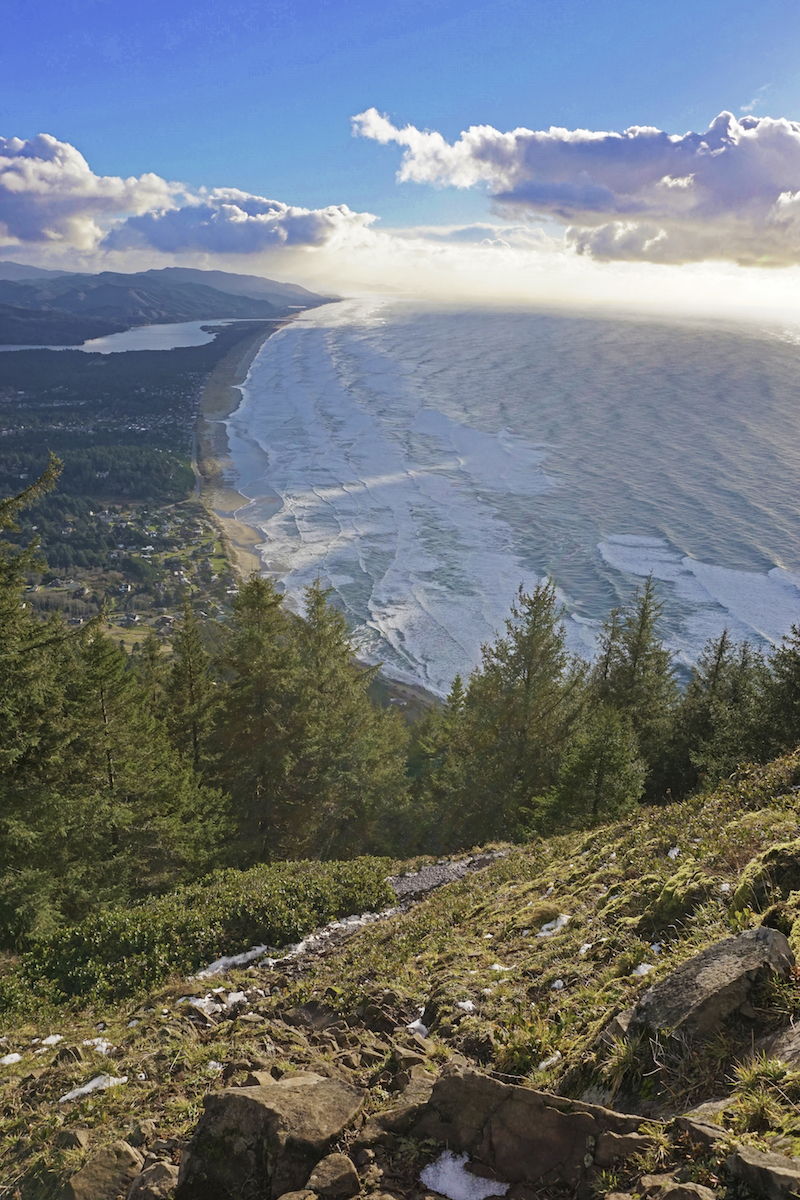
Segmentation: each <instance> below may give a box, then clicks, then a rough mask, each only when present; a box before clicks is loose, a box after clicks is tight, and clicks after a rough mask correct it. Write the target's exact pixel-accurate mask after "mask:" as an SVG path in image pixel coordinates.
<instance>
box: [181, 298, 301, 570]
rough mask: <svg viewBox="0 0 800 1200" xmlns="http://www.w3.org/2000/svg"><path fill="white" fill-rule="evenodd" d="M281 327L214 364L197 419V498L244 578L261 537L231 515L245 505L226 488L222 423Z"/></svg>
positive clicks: (228, 466)
mask: <svg viewBox="0 0 800 1200" xmlns="http://www.w3.org/2000/svg"><path fill="white" fill-rule="evenodd" d="M289 319H291V318H289ZM285 324H286V320H281V321H269V322H264V323H263V324H262V323H259V327H258V331H257V332H256V333H254V334H253V337H252V338H250V339H248V340H247V341H245V342H244V343H242V344H240V345H239V346H237V347H235V349H234V350H232V351H231V352H230V354H227V355H226V356H225V358H223V359H222V360H221V361H220V362H219V363H217V365H216V367H215V368H214V370H213V371H212V372H211V375H210V376H209V378H208V382H207V383H206V385H205V388H204V389H203V396H202V399H201V401H200V411H199V414H198V418H197V427H196V443H195V445H196V455H195V460H196V461H195V466H196V469H197V473H198V478H199V481H200V496H201V499H202V500H203V503H204V504H205V505H206V507H207V508H208V509H210V511H211V512H212V513H213V514H214V516H215V518H216V520H217V522H218V524H219V525H220V526H221V528H222V530H223V532H224V534H225V537H226V539H227V541H228V543H229V544H230V547H231V550H232V552H233V560H234V564H235V566H236V567H237V568H238V569H239V571H240V573H241V574H242V575H243V576H245V577H247V576H248V575H250V574H251V573H252V572H253V571H260V570H261V568H262V566H263V563H262V561H261V558H260V557H259V554H258V551H257V550H256V547H257V546H258V544H259V543H260V542H261V541H262V540H263V537H262V535H261V533H260V532H259V530H257V529H253V528H252V526H250V525H245V524H244V523H243V522H242V521H238V520H237V519H236V516H235V514H236V511H237V510H238V509H240V508H242V506H243V505H245V504H247V497H245V496H243V495H242V494H241V492H238V491H237V490H236V488H235V487H233V486H232V483H231V480H232V479H233V478H234V477H235V470H234V464H233V461H232V459H231V457H230V450H229V447H228V436H227V433H226V430H225V425H224V421H225V419H226V418H227V417H229V416H230V415H231V413H232V412H234V411H235V410H236V409H237V408H238V406H239V403H240V402H241V398H242V395H241V391H240V387H241V385H242V384H243V383H244V381H245V379H246V378H247V372H248V371H249V369H250V364H251V363H252V361H253V359H254V358H255V356H256V355H257V354H258V352H259V350H260V349H261V347H262V346H263V344H264V342H265V341H266V340H267V338H268V337H271V336H272V334H273V333H276V332H277V331H278V330H279V329H280V328H281V327H282V326H283V325H285Z"/></svg>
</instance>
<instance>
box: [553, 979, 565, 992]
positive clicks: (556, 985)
mask: <svg viewBox="0 0 800 1200" xmlns="http://www.w3.org/2000/svg"><path fill="white" fill-rule="evenodd" d="M563 986H564V980H563V979H556V981H555V982H554V983H551V984H550V991H551V992H560V991H561V989H562V988H563Z"/></svg>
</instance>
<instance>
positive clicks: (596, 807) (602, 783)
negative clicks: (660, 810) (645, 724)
mask: <svg viewBox="0 0 800 1200" xmlns="http://www.w3.org/2000/svg"><path fill="white" fill-rule="evenodd" d="M646 774H647V767H646V766H645V763H644V762H643V760H642V758H641V757H640V755H639V746H638V744H637V741H636V735H635V733H634V732H633V729H632V728H631V725H630V722H629V721H628V719H627V717H625V716H623V715H622V713H620V712H619V711H618V710H617V709H616V708H614V707H613V706H612V705H610V704H600V705H598V706H597V707H596V708H595V709H593V710H592V711H591V712H590V713H589V715H588V716H587V717H586V719H585V721H584V722H583V723H582V725H581V726H580V728H579V729H578V730H577V731H576V733H575V736H574V737H573V740H572V742H571V743H570V746H569V748H568V750H567V752H566V754H565V755H564V760H563V762H562V765H561V771H560V773H559V777H558V783H557V784H556V786H555V787H554V788H553V790H552V793H551V794H550V796H549V797H548V798H547V804H546V807H547V810H548V816H549V818H550V821H551V822H552V821H555V822H556V823H557V825H558V827H559V828H561V827H563V826H565V825H587V824H589V825H595V824H597V822H598V821H600V820H608V819H610V818H612V817H616V816H619V815H620V814H621V813H624V812H627V811H629V810H630V809H631V808H633V807H635V805H636V803H637V801H638V800H639V799H640V798H641V795H642V792H643V791H644V780H645V776H646Z"/></svg>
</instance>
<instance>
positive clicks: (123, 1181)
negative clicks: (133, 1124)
mask: <svg viewBox="0 0 800 1200" xmlns="http://www.w3.org/2000/svg"><path fill="white" fill-rule="evenodd" d="M143 1162H144V1159H143V1158H142V1156H141V1154H140V1153H139V1152H138V1150H135V1149H134V1148H133V1146H129V1145H128V1143H127V1142H112V1144H111V1145H110V1146H107V1147H106V1149H105V1150H101V1151H100V1152H99V1153H98V1154H95V1155H94V1156H93V1157H92V1158H90V1159H89V1161H88V1162H87V1163H86V1164H85V1165H84V1166H82V1167H81V1169H80V1171H78V1172H77V1174H75V1175H73V1176H72V1178H71V1179H70V1180H69V1181H68V1183H67V1185H66V1187H65V1188H64V1191H63V1192H62V1200H117V1197H122V1198H123V1200H125V1198H126V1197H127V1195H128V1191H129V1189H130V1186H131V1183H132V1182H133V1180H134V1179H135V1178H136V1176H137V1175H138V1174H139V1173H140V1171H141V1169H142V1164H143Z"/></svg>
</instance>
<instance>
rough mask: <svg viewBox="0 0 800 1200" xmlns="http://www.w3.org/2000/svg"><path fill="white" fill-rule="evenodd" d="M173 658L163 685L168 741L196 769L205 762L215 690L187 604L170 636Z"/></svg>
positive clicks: (197, 627)
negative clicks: (165, 695)
mask: <svg viewBox="0 0 800 1200" xmlns="http://www.w3.org/2000/svg"><path fill="white" fill-rule="evenodd" d="M172 649H173V651H174V654H175V661H174V662H173V664H172V667H171V669H170V672H169V677H168V680H167V684H166V692H167V699H168V723H169V729H170V733H171V735H172V740H173V742H174V743H175V745H176V746H177V747H178V749H179V751H180V752H181V754H182V755H183V756H184V757H185V758H187V759H188V760H189V761H190V762H191V763H192V765H193V766H194V769H195V770H196V771H200V770H201V768H202V767H203V766H204V765H205V764H206V762H207V758H208V754H209V739H210V734H211V730H212V728H213V725H214V716H215V710H216V703H217V693H218V689H217V686H216V681H215V680H214V679H213V678H212V673H211V656H210V655H209V654H208V653H207V651H206V648H205V646H204V644H203V634H202V627H201V624H200V622H199V621H198V619H197V616H196V615H195V613H194V610H193V609H192V606H191V605H190V604H188V603H187V604H186V605H185V607H184V610H183V620H182V621H181V623H180V625H178V626H177V627H176V629H175V634H174V637H173V639H172Z"/></svg>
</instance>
